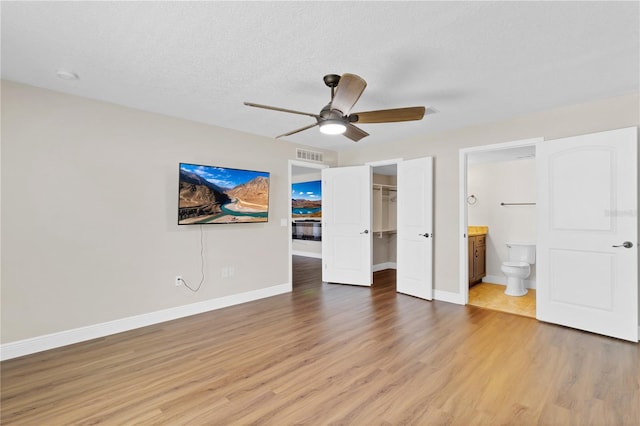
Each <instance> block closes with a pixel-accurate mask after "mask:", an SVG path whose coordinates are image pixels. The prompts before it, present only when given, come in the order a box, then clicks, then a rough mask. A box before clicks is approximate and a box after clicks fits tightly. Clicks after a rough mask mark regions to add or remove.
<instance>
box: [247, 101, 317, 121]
mask: <svg viewBox="0 0 640 426" xmlns="http://www.w3.org/2000/svg"><path fill="white" fill-rule="evenodd" d="M244 104H245V105H246V106H250V107H255V108H263V109H270V110H273V111H280V112H288V113H291V114H300V115H308V116H309V117H314V118H320V116H319V115H318V114H311V113H310V112H302V111H294V110H292V109H286V108H278V107H274V106H269V105H260V104H254V103H252V102H245V103H244Z"/></svg>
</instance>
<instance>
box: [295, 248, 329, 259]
mask: <svg viewBox="0 0 640 426" xmlns="http://www.w3.org/2000/svg"><path fill="white" fill-rule="evenodd" d="M291 254H292V255H294V256H304V257H313V258H316V259H322V253H316V252H313V251H302V250H292V251H291Z"/></svg>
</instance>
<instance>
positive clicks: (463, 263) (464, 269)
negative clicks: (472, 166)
mask: <svg viewBox="0 0 640 426" xmlns="http://www.w3.org/2000/svg"><path fill="white" fill-rule="evenodd" d="M542 141H544V138H543V137H538V138H531V139H521V140H517V141H512V142H502V143H495V144H491V145H482V146H473V147H469V148H462V149H460V150H459V151H458V152H459V154H458V155H459V158H458V205H459V209H460V210H459V225H460V228H459V237H458V240H459V241H460V246H459V249H460V251H459V276H460V282H459V291H460V295H461V299H462V300H463V302H464V303H463V304H464V305H466V304H468V303H469V271H468V268H469V263H468V253H467V252H468V250H469V245H468V244H469V242H468V240H467V231H468V218H467V156H468V154H470V153H474V152H475V153H477V152H486V151H500V150H503V149H509V148H517V147H522V146H530V145H536V144H537V143H539V142H542Z"/></svg>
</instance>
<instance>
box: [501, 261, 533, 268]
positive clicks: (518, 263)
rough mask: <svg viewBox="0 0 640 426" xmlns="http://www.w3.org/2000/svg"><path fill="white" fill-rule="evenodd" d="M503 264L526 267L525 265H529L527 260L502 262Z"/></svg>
mask: <svg viewBox="0 0 640 426" xmlns="http://www.w3.org/2000/svg"><path fill="white" fill-rule="evenodd" d="M502 265H504V266H510V267H515V268H524V267H525V266H529V264H528V263H527V262H502Z"/></svg>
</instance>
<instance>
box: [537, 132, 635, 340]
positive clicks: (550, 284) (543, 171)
mask: <svg viewBox="0 0 640 426" xmlns="http://www.w3.org/2000/svg"><path fill="white" fill-rule="evenodd" d="M637 141H638V136H637V128H635V127H634V128H627V129H620V130H613V131H608V132H602V133H596V134H590V135H584V136H576V137H571V138H565V139H557V140H553V141H546V142H541V143H539V144H537V146H536V163H537V168H538V170H537V173H538V200H537V209H538V211H537V215H538V242H537V301H536V311H537V318H538V319H539V320H541V321H547V322H552V323H556V324H562V325H566V326H569V327H574V328H577V329H581V330H586V331H591V332H595V333H600V334H604V335H607V336H611V337H617V338H621V339H625V340H631V341H636V342H637V341H638V303H639V302H638V249H637V246H638V241H637V237H638V217H637V212H638V199H637V173H638V171H637V161H638V157H637ZM625 246H626V247H625Z"/></svg>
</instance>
